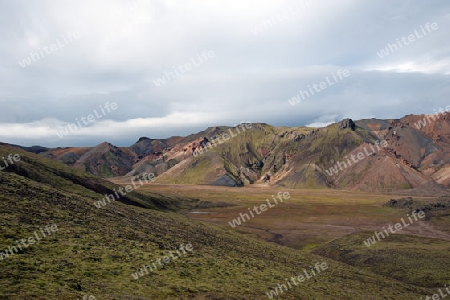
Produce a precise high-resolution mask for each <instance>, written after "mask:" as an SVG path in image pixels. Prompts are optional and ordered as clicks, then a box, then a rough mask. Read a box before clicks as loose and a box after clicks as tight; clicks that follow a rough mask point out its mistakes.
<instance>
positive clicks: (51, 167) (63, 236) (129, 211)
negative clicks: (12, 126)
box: [0, 146, 426, 299]
mask: <svg viewBox="0 0 450 300" xmlns="http://www.w3.org/2000/svg"><path fill="white" fill-rule="evenodd" d="M9 153H13V154H19V155H20V156H21V160H20V161H19V162H17V163H16V164H14V165H12V166H9V167H8V168H6V169H5V170H3V171H2V172H0V191H1V192H0V201H1V205H0V228H1V231H0V251H1V250H4V249H7V248H8V247H10V246H13V245H15V244H16V241H17V240H19V239H23V238H28V237H31V236H32V235H33V233H34V232H35V231H37V230H39V228H43V227H44V226H46V225H49V224H57V226H58V229H59V230H58V231H57V232H56V233H54V234H52V235H51V236H48V237H46V238H43V239H42V240H41V241H39V242H38V243H35V244H34V245H31V246H29V247H27V248H25V249H23V250H21V251H19V253H16V254H13V255H10V257H7V258H4V259H3V260H1V261H0V270H1V272H0V299H77V298H80V299H81V298H82V297H83V296H86V295H88V296H89V295H93V296H95V297H96V299H266V298H267V295H266V292H267V291H268V290H269V289H272V288H274V287H275V286H276V285H277V284H278V283H283V282H285V279H286V278H291V277H292V276H294V275H299V274H301V272H302V269H303V268H308V267H309V266H310V265H312V264H315V263H316V262H326V263H327V264H328V270H326V271H325V272H323V273H321V274H320V275H318V276H316V277H314V278H312V279H309V280H308V281H306V282H305V283H304V284H302V285H301V286H298V287H294V288H292V289H290V290H289V292H285V293H284V294H283V295H282V298H283V299H415V298H417V299H418V298H419V297H420V296H421V295H424V294H426V293H425V291H424V290H422V289H421V288H416V287H414V286H413V285H410V284H404V283H400V282H398V281H395V280H393V279H389V278H387V277H384V276H382V275H376V274H375V273H371V272H368V271H361V270H360V269H359V268H357V267H353V266H349V265H346V264H344V263H341V262H335V261H332V260H331V259H328V258H323V257H321V256H318V255H314V254H309V253H304V252H300V251H298V250H295V249H290V248H287V247H282V246H278V245H275V244H271V243H266V242H263V241H260V240H256V239H253V238H249V237H247V236H244V235H241V234H238V233H235V232H233V231H229V230H226V229H221V228H219V227H216V226H215V225H209V224H205V223H201V222H197V221H193V220H190V219H188V218H186V217H184V216H182V215H180V214H179V213H177V212H176V211H177V210H178V209H180V208H183V207H190V206H191V205H193V204H195V203H196V201H197V200H195V199H181V198H176V197H166V196H163V195H158V194H153V195H142V194H139V193H136V192H134V193H130V194H127V196H126V197H123V198H121V199H120V201H115V202H113V203H110V204H109V205H107V206H105V207H103V208H101V209H98V208H96V207H95V206H94V205H93V203H94V201H96V200H98V199H99V198H101V197H102V195H101V194H103V193H105V192H108V191H110V190H111V189H114V188H117V186H115V185H113V184H111V183H107V182H105V181H103V180H101V179H98V178H96V177H95V176H93V175H89V174H87V173H83V172H81V171H77V170H75V169H73V168H70V167H68V166H65V165H63V164H61V163H59V162H56V161H51V160H48V159H46V158H43V157H41V156H38V155H35V154H30V153H26V152H23V151H20V150H18V149H17V148H12V147H7V146H0V157H2V156H5V155H8V154H9ZM182 243H184V244H186V243H191V244H192V247H193V251H192V253H191V254H188V255H186V256H185V257H182V258H181V259H180V260H178V261H176V262H173V263H169V264H168V265H166V266H165V267H164V268H162V269H158V270H156V271H155V272H152V273H150V274H148V275H145V276H143V277H141V278H140V279H138V280H135V279H134V278H133V277H132V276H131V274H132V273H134V272H136V270H137V269H138V268H140V267H141V266H142V265H143V264H147V263H149V262H150V261H151V260H153V259H157V258H160V257H162V256H164V255H167V254H168V253H169V251H173V250H175V249H177V248H178V247H179V245H180V244H182Z"/></svg>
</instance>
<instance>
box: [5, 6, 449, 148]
mask: <svg viewBox="0 0 450 300" xmlns="http://www.w3.org/2000/svg"><path fill="white" fill-rule="evenodd" d="M434 23H435V24H434ZM427 24H428V25H427ZM432 24H434V25H433V26H431V25H432ZM408 36H410V37H409V38H410V39H411V40H410V41H409V40H408ZM403 37H405V39H404V41H402V38H403ZM449 37H450V2H449V1H448V0H430V1H420V0H416V1H412V0H411V1H410V0H397V1H392V0H368V1H361V0H339V1H337V0H309V1H307V0H300V1H290V0H286V1H285V0H278V1H268V0H267V1H266V0H263V1H262V0H227V1H219V0H128V1H126V0H124V1H120V0H89V1H88V0H79V1H72V0H71V1H67V0H29V1H24V0H1V1H0V38H1V44H0V79H1V80H0V107H1V117H0V141H2V142H8V143H15V144H21V145H27V146H30V145H43V146H50V147H53V146H84V145H96V144H98V143H100V142H103V141H109V142H112V143H114V144H116V145H119V146H128V145H131V144H132V143H134V142H135V141H136V140H137V139H138V138H139V137H141V136H148V137H152V138H164V137H168V136H171V135H187V134H190V133H194V132H197V131H200V130H203V129H205V128H206V127H208V126H215V125H234V124H237V123H240V122H242V121H245V122H247V121H250V122H264V123H269V124H273V125H288V126H300V125H313V126H319V125H321V124H328V123H330V122H335V121H339V120H341V119H343V118H347V117H349V118H353V119H362V118H373V117H375V118H400V117H402V116H404V115H406V114H411V113H412V114H421V113H433V112H434V110H437V109H439V108H440V107H445V106H447V105H450V77H449V76H450V39H449ZM389 43H390V44H391V49H389V47H388V44H389ZM394 44H395V45H396V46H395V47H394V46H393V45H394ZM400 46H401V47H400ZM386 47H388V48H386ZM382 49H384V50H385V51H386V53H387V54H388V55H385V54H382V53H381V52H380V51H381V50H382ZM380 56H383V57H380ZM180 65H181V68H180V67H179V66H180ZM339 70H341V71H339ZM344 70H348V73H347V74H350V75H349V76H348V77H343V76H341V77H342V78H339V77H338V76H337V72H342V71H344ZM333 75H334V76H336V77H335V78H336V79H337V80H335V79H333V78H334V77H333ZM327 77H328V80H329V81H330V82H331V83H333V85H331V84H328V83H326V78H327ZM158 78H159V79H158ZM164 81H165V83H164ZM321 82H325V85H323V87H325V88H324V89H319V92H317V91H316V92H315V93H314V95H312V93H311V92H310V96H309V97H305V99H303V98H300V100H301V101H299V103H296V104H295V105H291V104H290V103H289V101H288V100H289V99H291V98H293V97H296V96H297V95H298V94H299V91H300V90H301V91H308V86H310V87H312V86H313V85H314V84H317V85H319V84H320V83H321ZM316 88H317V86H316ZM313 91H314V90H313ZM114 102H115V103H116V105H117V106H114V105H113V106H114V107H115V108H116V109H111V108H110V109H109V110H108V109H107V108H105V106H106V105H107V103H108V104H109V105H111V104H112V103H114ZM102 109H103V110H102ZM89 115H91V116H90V117H89ZM82 118H83V120H84V121H81V120H82ZM88 118H89V119H88ZM78 122H79V123H78ZM83 122H84V123H83ZM68 123H73V124H74V125H72V129H69V128H68V127H67V124H68ZM77 124H78V125H81V126H78V125H77ZM74 126H76V127H74ZM64 129H65V130H66V131H67V135H66V134H64V133H63V131H61V130H64Z"/></svg>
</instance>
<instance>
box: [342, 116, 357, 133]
mask: <svg viewBox="0 0 450 300" xmlns="http://www.w3.org/2000/svg"><path fill="white" fill-rule="evenodd" d="M338 126H339V129H346V128H350V129H351V130H352V131H355V128H356V125H355V122H353V120H352V119H344V120H342V121H341V122H339V125H338Z"/></svg>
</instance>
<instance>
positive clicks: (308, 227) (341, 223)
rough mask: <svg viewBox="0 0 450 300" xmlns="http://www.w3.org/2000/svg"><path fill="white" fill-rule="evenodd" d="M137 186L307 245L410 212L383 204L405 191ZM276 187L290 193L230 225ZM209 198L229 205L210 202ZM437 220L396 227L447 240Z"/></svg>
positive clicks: (219, 220) (199, 216) (218, 220)
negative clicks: (185, 199) (187, 199)
mask: <svg viewBox="0 0 450 300" xmlns="http://www.w3.org/2000/svg"><path fill="white" fill-rule="evenodd" d="M116 183H122V184H123V183H124V182H120V181H116ZM140 191H141V192H146V191H147V192H156V193H161V194H166V195H174V196H188V197H192V198H197V199H199V200H200V201H201V202H200V203H199V205H197V206H196V207H195V208H192V209H190V210H186V211H183V213H184V214H186V215H188V216H189V217H190V218H192V219H196V220H200V221H204V222H210V223H215V224H218V225H221V226H224V227H227V228H228V229H230V230H235V231H239V232H241V233H244V234H249V235H253V236H256V237H258V238H261V239H264V240H266V241H271V242H275V243H277V244H280V245H285V246H288V247H292V248H295V249H301V250H305V251H311V250H313V249H315V248H316V247H319V246H321V245H324V244H326V243H328V242H330V241H332V240H334V239H337V238H341V237H343V236H346V235H349V234H351V233H357V232H374V231H381V230H382V228H383V226H386V225H388V224H392V225H393V224H395V223H398V222H400V220H401V218H405V220H406V214H407V213H409V212H408V211H407V210H403V209H396V208H390V207H386V206H383V204H385V203H386V202H387V201H389V200H390V199H392V198H401V197H404V196H398V197H397V196H394V195H383V194H373V193H364V192H356V191H343V190H330V189H326V190H325V189H301V190H300V189H296V190H292V189H283V188H282V187H241V188H232V187H217V186H206V185H201V186H200V185H163V184H150V185H146V186H144V187H142V188H141V190H140ZM278 192H289V193H290V195H291V197H290V199H288V200H285V201H284V202H283V203H279V204H278V205H276V206H275V207H273V208H269V209H268V210H267V211H265V212H262V213H261V214H260V215H256V214H255V217H254V218H252V219H251V220H249V221H246V222H245V223H242V225H240V226H237V227H236V228H232V227H231V226H230V224H229V222H230V221H232V220H233V219H235V218H237V217H238V216H239V214H240V213H246V212H247V213H248V209H247V208H248V207H251V208H252V207H254V206H255V205H260V204H263V203H266V199H271V196H272V195H276V194H277V193H278ZM422 199H423V198H422ZM423 200H424V201H426V199H423ZM430 201H432V198H430ZM209 202H212V203H222V204H223V203H227V204H230V205H229V206H223V205H221V206H220V207H214V205H211V204H210V203H209ZM271 203H273V200H271ZM439 220H440V219H439V218H436V219H432V220H428V221H422V220H421V221H420V222H417V224H413V225H412V226H409V227H407V228H404V229H403V230H402V231H401V232H400V233H401V234H412V235H417V236H424V237H433V238H439V239H444V240H450V234H448V232H449V231H448V230H449V228H448V226H446V225H447V223H446V222H442V221H439ZM438 221H439V222H438Z"/></svg>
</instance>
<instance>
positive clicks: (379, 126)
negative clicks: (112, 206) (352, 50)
mask: <svg viewBox="0 0 450 300" xmlns="http://www.w3.org/2000/svg"><path fill="white" fill-rule="evenodd" d="M40 154H41V155H45V156H47V157H51V158H54V159H57V160H60V161H62V162H64V163H66V164H68V165H71V166H73V167H75V168H78V169H82V170H85V171H88V172H90V173H92V174H95V175H99V176H103V177H115V176H139V175H141V174H142V173H145V172H147V173H150V172H151V173H154V174H155V175H156V176H157V179H156V182H159V183H183V184H210V185H225V186H243V185H249V184H255V185H276V186H285V187H288V188H324V187H327V188H344V189H355V190H365V191H380V192H394V191H395V192H398V191H402V190H408V189H423V190H424V191H423V192H424V193H426V192H427V191H428V187H429V186H430V185H433V186H434V189H433V190H437V191H436V192H438V193H439V192H441V193H444V194H445V193H448V190H447V188H448V187H449V185H450V164H449V163H450V113H445V114H440V115H408V116H405V117H403V118H401V119H391V120H380V119H365V120H358V121H353V120H351V119H345V120H342V121H341V122H338V123H335V124H331V125H329V126H327V127H324V128H308V127H274V126H271V125H268V124H262V123H254V124H241V125H239V126H236V127H225V126H221V127H210V128H208V129H206V130H205V131H202V132H199V133H197V134H193V135H190V136H187V137H171V138H169V139H162V140H155V139H149V138H146V137H142V138H140V139H139V140H138V141H137V142H136V143H135V144H133V145H132V146H130V147H115V146H113V145H111V144H108V143H102V144H100V145H98V146H96V147H93V148H62V149H61V148H58V149H50V150H48V151H44V152H41V153H40ZM194 154H195V155H194Z"/></svg>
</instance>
